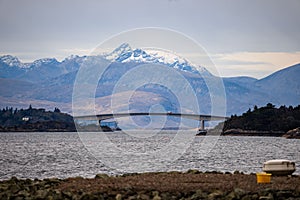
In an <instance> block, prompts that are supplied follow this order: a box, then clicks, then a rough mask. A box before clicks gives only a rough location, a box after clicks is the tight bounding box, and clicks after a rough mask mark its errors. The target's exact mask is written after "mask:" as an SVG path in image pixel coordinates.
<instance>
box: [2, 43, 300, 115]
mask: <svg viewBox="0 0 300 200" xmlns="http://www.w3.org/2000/svg"><path fill="white" fill-rule="evenodd" d="M99 58H100V59H109V60H110V61H111V64H110V66H109V68H108V69H107V70H106V71H105V74H103V77H102V78H101V81H102V82H101V81H100V82H99V85H98V87H97V89H96V92H95V97H96V98H110V97H111V95H112V91H113V90H114V87H115V85H116V83H117V82H118V81H119V80H120V78H121V77H122V76H123V75H124V74H125V73H126V72H128V71H129V70H131V69H132V68H134V67H136V66H139V65H140V64H144V63H159V64H162V65H164V66H166V67H173V68H175V69H176V70H178V72H179V73H182V75H183V77H185V78H186V80H187V81H189V83H190V85H191V86H192V87H193V89H194V91H195V93H196V95H197V98H198V99H199V102H201V106H202V108H207V107H209V104H208V103H207V102H210V98H211V97H210V94H209V90H208V87H207V85H206V82H205V81H206V80H213V78H214V76H213V75H212V74H210V72H209V71H207V70H206V69H205V68H204V67H200V66H195V65H193V64H192V63H190V62H189V61H188V60H186V59H184V58H181V57H180V56H177V55H175V54H174V53H172V52H168V51H163V50H157V49H138V48H137V49H133V48H131V47H130V46H129V45H128V44H126V43H124V44H122V45H121V46H120V47H118V48H116V49H115V50H114V51H112V52H111V53H107V54H104V55H98V56H69V57H67V58H65V59H64V60H63V61H57V60H56V59H55V58H44V59H39V60H36V61H34V62H32V63H22V62H21V61H20V60H19V59H18V58H17V57H14V56H10V55H5V56H0V86H1V87H0V108H1V106H2V107H3V106H4V107H5V106H16V107H28V105H29V104H30V103H31V104H33V105H34V106H36V107H38V106H39V105H40V106H41V107H45V105H56V107H61V108H66V107H68V106H69V110H68V109H67V110H66V111H70V109H71V101H72V91H73V83H74V80H75V78H76V75H77V72H78V69H79V68H80V66H81V64H82V63H83V62H85V61H91V63H93V62H92V61H94V60H97V59H99ZM149 73H151V71H149ZM204 76H208V77H210V78H208V79H206V80H205V79H204ZM298 77H300V64H298V65H295V66H292V67H288V68H285V69H283V70H281V71H278V72H275V73H274V74H272V75H270V76H268V77H266V78H264V79H260V80H257V79H254V78H250V77H232V78H224V79H223V82H224V87H225V92H226V101H227V112H228V114H229V115H230V114H239V113H242V112H244V111H246V110H247V109H248V108H252V107H253V106H254V105H258V106H263V105H266V104H267V103H269V102H271V103H273V104H275V105H278V106H279V105H287V106H289V105H293V106H295V105H298V104H300V102H299V99H300V90H299V88H300V85H299V81H298ZM133 79H134V77H133ZM170 80H172V77H171V78H170ZM132 81H134V80H132ZM174 83H175V84H176V83H178V82H176V81H175V80H174ZM274 91H276V92H274ZM139 92H143V95H142V96H143V97H145V95H144V94H145V93H147V92H148V93H149V94H150V93H151V94H152V95H153V94H155V96H159V97H161V98H159V99H165V100H164V101H161V100H159V101H161V102H156V103H161V104H163V105H164V106H166V110H171V109H173V107H174V106H175V105H176V104H175V103H174V102H173V103H172V102H171V101H170V102H171V104H170V105H171V106H170V105H169V104H167V103H166V102H168V101H167V99H168V98H171V97H172V95H171V93H168V91H167V90H165V89H163V88H159V87H156V86H153V85H148V86H145V87H142V88H140V91H139ZM188 100H189V99H188V98H187V101H188ZM144 101H146V100H145V99H139V100H138V103H137V102H133V105H132V108H133V109H135V110H139V109H140V110H143V111H145V109H147V108H148V107H147V108H145V105H148V106H150V104H151V102H148V103H147V104H146V103H145V102H144ZM142 102H144V103H142ZM170 102H169V103H170ZM135 103H136V104H135ZM150 107H151V106H150ZM201 111H203V110H201ZM204 111H205V110H204ZM99 112H101V111H99ZM174 112H175V111H174Z"/></svg>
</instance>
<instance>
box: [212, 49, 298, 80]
mask: <svg viewBox="0 0 300 200" xmlns="http://www.w3.org/2000/svg"><path fill="white" fill-rule="evenodd" d="M212 59H213V61H214V63H215V64H216V65H217V68H218V69H219V72H220V74H221V76H235V75H248V76H253V77H256V78H262V77H265V76H267V75H269V74H271V73H273V72H275V71H278V70H280V69H283V68H286V67H289V66H292V65H294V64H297V63H300V52H237V53H228V54H215V55H212Z"/></svg>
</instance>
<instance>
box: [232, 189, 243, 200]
mask: <svg viewBox="0 0 300 200" xmlns="http://www.w3.org/2000/svg"><path fill="white" fill-rule="evenodd" d="M234 194H235V195H236V197H237V198H238V199H240V198H241V197H242V196H244V195H245V194H246V192H245V191H244V190H243V189H240V188H235V189H234Z"/></svg>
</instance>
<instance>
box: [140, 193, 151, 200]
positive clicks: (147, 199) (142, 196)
mask: <svg viewBox="0 0 300 200" xmlns="http://www.w3.org/2000/svg"><path fill="white" fill-rule="evenodd" d="M137 199H140V200H150V197H149V196H148V195H146V194H138V195H137Z"/></svg>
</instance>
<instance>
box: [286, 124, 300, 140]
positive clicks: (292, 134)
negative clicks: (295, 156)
mask: <svg viewBox="0 0 300 200" xmlns="http://www.w3.org/2000/svg"><path fill="white" fill-rule="evenodd" d="M282 137H285V138H288V139H293V138H295V139H300V127H298V128H295V129H292V130H289V131H288V132H287V133H286V134H284V135H283V136H282Z"/></svg>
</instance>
